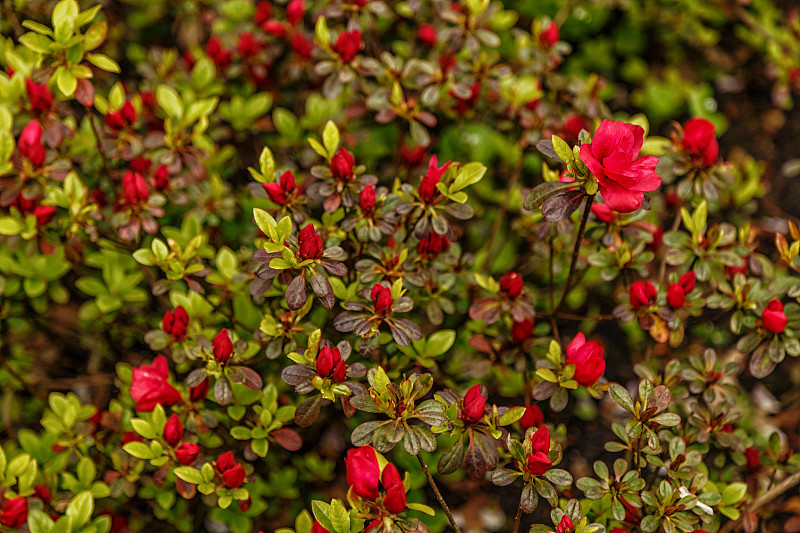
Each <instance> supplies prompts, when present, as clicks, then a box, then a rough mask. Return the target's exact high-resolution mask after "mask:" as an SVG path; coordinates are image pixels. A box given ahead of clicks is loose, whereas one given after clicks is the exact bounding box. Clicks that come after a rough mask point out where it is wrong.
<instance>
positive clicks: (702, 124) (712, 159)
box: [681, 117, 719, 168]
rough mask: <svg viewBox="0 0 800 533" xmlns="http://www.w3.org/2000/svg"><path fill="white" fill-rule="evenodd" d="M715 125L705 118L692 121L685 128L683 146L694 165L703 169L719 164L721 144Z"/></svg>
mask: <svg viewBox="0 0 800 533" xmlns="http://www.w3.org/2000/svg"><path fill="white" fill-rule="evenodd" d="M715 129H716V127H715V126H714V124H712V123H711V122H709V121H708V120H706V119H704V118H699V117H696V118H693V119H690V120H689V121H688V122H687V123H686V125H685V126H684V127H683V139H682V140H681V146H683V150H684V152H686V154H687V155H689V156H690V157H691V158H692V163H694V164H695V165H697V166H700V167H701V168H708V167H710V166H711V165H713V164H714V163H716V162H717V158H718V157H719V143H718V142H717V138H716V137H715V136H714V130H715Z"/></svg>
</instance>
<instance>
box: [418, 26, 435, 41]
mask: <svg viewBox="0 0 800 533" xmlns="http://www.w3.org/2000/svg"><path fill="white" fill-rule="evenodd" d="M417 39H419V40H420V42H421V43H423V44H426V45H428V46H433V45H435V44H436V26H434V25H433V24H421V25H420V27H419V29H418V30H417Z"/></svg>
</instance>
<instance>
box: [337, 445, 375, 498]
mask: <svg viewBox="0 0 800 533" xmlns="http://www.w3.org/2000/svg"><path fill="white" fill-rule="evenodd" d="M344 464H345V467H346V468H347V483H348V484H349V485H350V487H351V488H352V489H353V492H354V493H356V495H358V496H359V497H360V498H363V499H365V500H369V501H372V502H374V501H375V500H376V499H377V498H378V478H379V477H380V467H379V466H378V458H377V456H376V455H375V450H374V449H373V448H372V446H362V447H361V448H352V449H350V450H348V451H347V457H346V458H345V460H344Z"/></svg>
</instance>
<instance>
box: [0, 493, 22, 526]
mask: <svg viewBox="0 0 800 533" xmlns="http://www.w3.org/2000/svg"><path fill="white" fill-rule="evenodd" d="M27 519H28V500H27V499H26V498H23V497H22V496H17V497H16V498H11V499H10V500H8V501H7V502H6V503H5V505H3V512H2V513H0V524H3V525H4V526H6V527H13V528H18V527H20V526H22V524H24V523H25V521H26V520H27Z"/></svg>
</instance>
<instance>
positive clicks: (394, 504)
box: [381, 463, 406, 514]
mask: <svg viewBox="0 0 800 533" xmlns="http://www.w3.org/2000/svg"><path fill="white" fill-rule="evenodd" d="M381 483H382V484H383V487H384V488H385V489H386V496H385V497H384V498H383V506H384V507H385V508H386V510H387V511H389V512H390V513H393V514H399V513H402V512H403V511H405V509H406V488H405V486H404V485H403V480H402V479H401V478H400V473H399V472H398V471H397V467H395V466H394V465H393V464H392V463H388V464H387V465H386V466H385V467H383V473H382V474H381Z"/></svg>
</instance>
